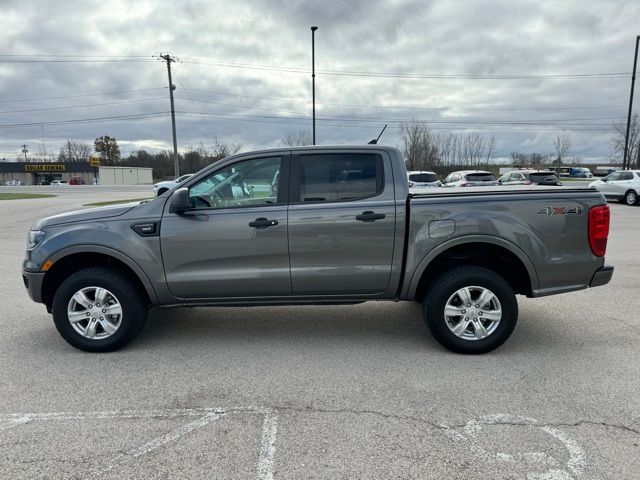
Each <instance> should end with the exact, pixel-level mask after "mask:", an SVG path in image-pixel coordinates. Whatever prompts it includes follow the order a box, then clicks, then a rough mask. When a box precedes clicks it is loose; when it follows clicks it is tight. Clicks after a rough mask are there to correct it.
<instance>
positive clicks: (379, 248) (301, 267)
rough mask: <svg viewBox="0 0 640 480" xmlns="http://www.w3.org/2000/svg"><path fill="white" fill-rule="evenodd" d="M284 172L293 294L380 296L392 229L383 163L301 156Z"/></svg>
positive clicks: (359, 157)
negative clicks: (288, 175)
mask: <svg viewBox="0 0 640 480" xmlns="http://www.w3.org/2000/svg"><path fill="white" fill-rule="evenodd" d="M384 162H387V164H386V165H385V163H384ZM385 167H386V168H385ZM291 172H292V173H291V205H290V206H289V254H290V259H291V284H292V289H293V293H294V295H302V296H313V295H349V294H377V293H382V292H384V291H385V290H386V289H387V288H388V286H389V279H390V275H391V264H392V258H393V248H394V238H395V223H396V209H395V200H394V186H393V178H391V174H390V173H389V174H388V175H387V176H385V172H391V166H390V163H389V159H388V158H384V159H383V157H382V155H380V154H372V153H371V152H368V153H344V152H343V153H322V154H317V153H314V154H306V155H305V154H302V155H300V156H298V155H295V156H294V157H293V158H292V169H291Z"/></svg>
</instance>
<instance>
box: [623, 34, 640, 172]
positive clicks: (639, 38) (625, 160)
mask: <svg viewBox="0 0 640 480" xmlns="http://www.w3.org/2000/svg"><path fill="white" fill-rule="evenodd" d="M638 42H640V35H638V36H636V53H635V56H634V57H633V71H632V72H631V94H630V95H629V113H628V115H627V132H626V133H625V136H624V154H623V157H622V169H623V170H626V169H628V168H629V165H628V156H629V129H630V128H631V109H632V107H633V88H634V86H635V83H636V66H637V65H638Z"/></svg>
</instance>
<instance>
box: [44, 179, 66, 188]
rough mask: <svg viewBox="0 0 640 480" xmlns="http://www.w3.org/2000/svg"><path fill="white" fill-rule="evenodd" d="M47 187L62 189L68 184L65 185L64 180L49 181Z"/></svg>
mask: <svg viewBox="0 0 640 480" xmlns="http://www.w3.org/2000/svg"><path fill="white" fill-rule="evenodd" d="M49 185H52V186H57V187H64V186H66V185H69V184H68V183H67V181H66V180H51V183H50V184H49Z"/></svg>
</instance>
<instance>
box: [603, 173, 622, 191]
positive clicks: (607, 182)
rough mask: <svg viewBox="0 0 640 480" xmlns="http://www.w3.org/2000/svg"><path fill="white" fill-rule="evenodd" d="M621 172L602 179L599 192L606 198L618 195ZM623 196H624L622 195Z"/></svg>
mask: <svg viewBox="0 0 640 480" xmlns="http://www.w3.org/2000/svg"><path fill="white" fill-rule="evenodd" d="M620 173H621V172H613V173H610V174H609V175H607V176H606V177H604V178H603V179H602V183H601V184H600V185H599V186H598V190H600V192H602V193H604V195H605V196H613V195H616V191H617V182H618V179H619V177H620ZM620 195H622V194H620Z"/></svg>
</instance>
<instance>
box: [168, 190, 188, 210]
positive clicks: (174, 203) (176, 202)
mask: <svg viewBox="0 0 640 480" xmlns="http://www.w3.org/2000/svg"><path fill="white" fill-rule="evenodd" d="M186 210H189V189H188V188H186V187H183V188H179V189H177V190H176V191H175V192H173V195H171V206H170V207H169V211H170V212H171V213H177V214H181V213H183V212H185V211H186Z"/></svg>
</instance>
